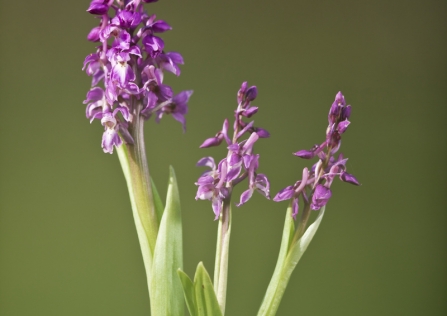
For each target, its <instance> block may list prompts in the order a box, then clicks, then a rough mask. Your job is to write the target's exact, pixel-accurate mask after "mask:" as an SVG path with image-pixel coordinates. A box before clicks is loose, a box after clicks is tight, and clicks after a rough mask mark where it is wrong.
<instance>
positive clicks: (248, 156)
mask: <svg viewBox="0 0 447 316" xmlns="http://www.w3.org/2000/svg"><path fill="white" fill-rule="evenodd" d="M155 1H157V0H116V1H115V0H93V1H91V3H90V6H89V8H88V9H87V12H89V13H90V14H92V15H94V16H95V17H97V18H98V19H99V25H98V26H96V27H94V28H93V29H92V30H91V31H90V33H89V34H88V35H87V39H88V40H89V41H91V42H98V43H99V45H98V46H97V48H96V51H95V52H94V53H92V54H90V55H88V56H87V57H86V58H85V61H84V68H83V70H85V71H86V73H87V75H89V76H91V77H92V83H91V88H90V90H89V91H88V92H87V97H86V100H85V101H84V104H86V105H87V108H86V116H87V118H88V119H89V120H90V122H93V121H94V120H99V121H100V122H101V125H102V126H103V127H104V133H103V135H102V142H101V147H102V149H103V151H104V152H105V153H109V154H113V153H114V151H116V153H117V155H118V158H119V161H120V164H121V167H122V170H123V173H124V176H125V179H126V182H127V186H128V189H129V196H130V202H131V208H132V212H133V216H134V220H135V226H136V230H137V235H138V239H139V243H140V247H141V252H142V257H143V261H144V266H145V270H146V276H147V284H148V290H149V299H150V305H151V314H152V315H183V314H184V305H185V302H186V306H187V308H188V311H189V313H190V314H191V315H193V316H195V315H224V313H225V305H226V288H227V272H228V255H229V246H230V234H231V209H232V204H233V203H232V202H231V198H232V192H233V188H234V187H235V186H236V185H238V184H240V183H243V182H244V181H246V184H247V185H248V189H247V190H245V191H244V192H243V193H242V194H241V196H240V198H239V202H238V203H237V204H236V206H237V207H240V206H241V205H243V204H245V203H247V202H248V201H249V199H250V198H251V197H252V195H253V193H254V192H255V191H257V192H259V193H260V194H262V195H263V196H264V197H266V198H267V199H270V183H269V180H268V178H267V176H266V175H264V174H262V173H258V168H259V162H260V155H259V154H257V153H255V151H254V146H255V144H256V142H257V141H259V140H260V139H262V138H267V137H269V136H270V134H269V132H267V131H266V130H265V129H263V128H261V127H256V126H254V121H250V119H251V118H252V117H253V116H254V115H255V114H256V113H257V112H258V107H256V106H253V105H252V102H253V101H254V100H255V99H256V97H257V94H258V91H257V88H256V86H251V87H249V86H248V84H247V82H244V83H242V86H241V88H240V89H239V91H238V93H237V107H236V110H235V111H234V122H233V128H232V130H233V134H232V135H231V136H230V134H229V128H230V126H229V125H230V123H229V121H228V120H227V119H225V120H224V123H223V126H222V129H221V130H220V131H219V132H217V134H216V135H215V136H214V137H211V138H208V139H206V140H205V141H204V142H203V143H202V145H201V146H200V148H207V147H212V146H219V145H220V144H222V143H225V144H226V148H227V154H226V156H225V157H224V158H223V159H221V160H220V161H219V163H217V164H216V162H215V160H214V159H213V158H212V157H204V158H202V159H200V160H199V162H198V163H197V166H200V167H208V168H209V170H207V171H205V172H204V173H203V174H202V175H201V176H200V177H199V179H198V180H197V182H196V185H197V186H198V189H197V194H196V199H200V200H208V201H210V202H211V207H212V210H213V213H214V216H215V220H217V221H218V222H219V224H218V232H217V246H216V260H215V266H214V279H213V281H212V280H211V278H210V276H209V274H208V272H207V270H206V268H205V267H204V265H203V264H202V263H199V265H198V267H197V270H196V273H195V276H194V278H193V279H191V278H189V276H188V275H186V273H184V272H183V271H182V269H183V249H182V222H181V213H180V199H179V190H178V187H177V181H176V177H175V173H174V169H173V168H172V167H171V170H170V177H169V186H168V192H167V197H166V202H165V203H164V204H165V205H163V202H162V199H161V197H160V196H159V194H158V192H157V189H156V187H155V184H154V182H153V181H152V179H151V176H150V173H149V167H148V164H147V159H146V151H145V143H144V133H143V128H144V123H145V122H146V121H148V120H149V119H150V118H151V117H152V116H153V117H154V118H155V121H156V122H159V121H160V120H161V119H162V117H163V116H164V115H169V114H171V115H172V116H173V118H174V119H175V120H177V121H178V122H180V124H181V125H182V128H183V131H185V127H186V121H185V115H186V114H187V112H188V102H189V99H190V97H191V95H192V90H187V91H181V92H179V93H177V94H174V92H173V90H172V88H171V87H170V86H168V85H166V84H164V83H163V75H164V73H165V72H171V73H173V74H174V75H176V76H179V75H180V68H179V65H181V64H183V58H182V56H181V54H180V53H178V52H167V51H165V44H164V41H163V40H162V39H161V38H160V37H159V36H158V34H159V33H163V32H166V31H168V30H170V29H171V26H170V25H169V24H168V23H167V22H165V21H163V20H158V19H157V18H156V16H155V15H151V14H148V13H147V12H146V11H145V10H144V4H145V3H151V2H155ZM350 114H351V107H350V106H349V105H346V102H345V99H344V96H343V95H342V94H341V92H339V93H338V94H337V95H336V97H335V101H334V103H333V104H332V106H331V108H330V111H329V116H328V120H329V125H328V128H327V130H326V139H325V141H324V142H323V143H321V144H320V145H315V146H314V147H312V149H311V150H301V151H298V152H296V153H295V155H296V156H298V157H301V158H305V159H311V158H314V157H317V158H318V161H317V162H316V163H315V164H313V166H312V167H311V168H310V170H309V169H308V168H305V169H304V170H303V173H302V179H301V180H298V181H297V182H296V183H295V184H294V185H291V186H288V187H286V188H284V189H282V190H281V191H280V192H279V193H277V194H276V196H275V197H274V198H273V200H274V201H276V202H279V201H283V200H290V203H289V207H288V208H287V212H286V219H285V224H284V230H283V236H282V241H281V246H280V251H279V256H278V261H277V265H276V268H275V270H274V272H273V276H272V279H271V281H270V284H269V286H268V288H267V291H266V294H265V297H264V300H263V302H262V303H261V307H260V310H259V313H258V315H275V314H276V311H277V309H278V306H279V303H280V301H281V298H282V296H283V293H284V291H285V289H286V286H287V283H288V282H289V279H290V276H291V274H292V272H293V270H294V269H295V267H296V265H297V263H298V261H299V259H300V258H301V256H302V255H303V253H304V251H305V250H306V248H307V246H308V245H309V243H310V241H311V240H312V238H313V236H314V234H315V232H316V230H317V229H318V226H319V224H320V223H321V220H322V218H323V215H324V211H325V206H326V204H327V202H328V200H329V199H330V197H331V195H332V191H331V189H330V187H331V184H332V182H333V180H334V179H335V177H339V178H340V179H341V180H342V181H344V182H348V183H351V184H355V185H359V182H358V181H357V179H356V178H355V177H354V176H353V175H352V174H349V173H347V172H346V162H347V159H346V158H344V157H343V155H342V154H339V155H338V157H335V154H336V153H337V151H338V150H339V148H340V145H341V135H342V134H343V133H344V132H345V131H346V129H347V128H348V125H349V124H350V122H349V121H348V119H349V117H350ZM299 204H302V211H299ZM312 210H314V211H318V212H319V213H318V216H317V218H316V220H315V221H314V222H313V223H312V224H310V225H309V223H308V222H309V218H310V213H311V211H312ZM295 221H296V222H297V224H296V228H295Z"/></svg>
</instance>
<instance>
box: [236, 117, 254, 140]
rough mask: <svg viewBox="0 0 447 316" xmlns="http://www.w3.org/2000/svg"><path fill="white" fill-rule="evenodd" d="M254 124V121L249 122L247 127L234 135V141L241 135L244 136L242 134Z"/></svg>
mask: <svg viewBox="0 0 447 316" xmlns="http://www.w3.org/2000/svg"><path fill="white" fill-rule="evenodd" d="M253 124H254V121H251V122H250V123H248V124H247V125H245V127H244V128H243V129H242V130H241V131H240V132H239V133H237V135H236V139H239V137H241V136H242V135H244V133H245V132H246V131H247V130H249V129H250V128H251V127H252V126H253Z"/></svg>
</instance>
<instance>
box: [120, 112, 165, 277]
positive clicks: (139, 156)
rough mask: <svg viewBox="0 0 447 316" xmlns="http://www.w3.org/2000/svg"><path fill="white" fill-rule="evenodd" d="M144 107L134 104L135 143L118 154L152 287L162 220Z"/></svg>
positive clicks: (132, 130)
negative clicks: (152, 175)
mask: <svg viewBox="0 0 447 316" xmlns="http://www.w3.org/2000/svg"><path fill="white" fill-rule="evenodd" d="M141 108H142V105H141V104H139V103H136V104H134V111H133V113H132V114H133V122H132V123H131V124H129V132H130V134H131V135H132V137H133V139H134V144H133V145H131V144H123V145H121V146H120V147H119V148H117V153H118V157H119V160H120V163H121V167H122V169H123V172H124V177H125V178H126V182H127V187H128V189H129V196H130V202H131V205H132V212H133V216H134V220H135V226H136V229H137V234H138V239H139V242H140V247H141V251H142V255H143V261H144V266H145V270H146V275H147V281H148V285H149V284H150V279H151V269H152V258H153V254H154V250H155V242H156V240H157V234H158V226H159V219H158V218H157V212H156V210H155V206H154V200H153V194H152V186H151V180H150V175H149V168H148V165H147V160H146V149H145V145H144V133H143V123H144V121H143V118H142V117H141V116H140V111H141Z"/></svg>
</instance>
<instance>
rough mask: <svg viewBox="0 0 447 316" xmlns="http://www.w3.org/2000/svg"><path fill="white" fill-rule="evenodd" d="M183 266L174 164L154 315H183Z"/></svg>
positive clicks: (156, 268) (155, 269)
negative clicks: (178, 272) (181, 277)
mask: <svg viewBox="0 0 447 316" xmlns="http://www.w3.org/2000/svg"><path fill="white" fill-rule="evenodd" d="M178 269H183V249H182V219H181V213H180V199H179V192H178V187H177V180H176V178H175V173H174V169H173V168H172V167H171V168H170V177H169V186H168V194H167V197H166V207H165V210H164V213H163V217H162V219H161V223H160V229H159V231H158V236H157V242H156V244H155V252H154V258H153V263H152V279H151V286H150V298H151V315H152V316H167V315H183V313H184V312H183V309H184V303H183V289H182V284H181V282H180V279H179V278H178V275H177V270H178Z"/></svg>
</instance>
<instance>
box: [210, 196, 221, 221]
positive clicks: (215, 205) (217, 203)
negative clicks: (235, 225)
mask: <svg viewBox="0 0 447 316" xmlns="http://www.w3.org/2000/svg"><path fill="white" fill-rule="evenodd" d="M211 205H212V207H213V212H214V214H215V215H216V217H214V220H218V219H219V216H220V212H221V211H222V201H221V200H219V199H213V200H212V201H211Z"/></svg>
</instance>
